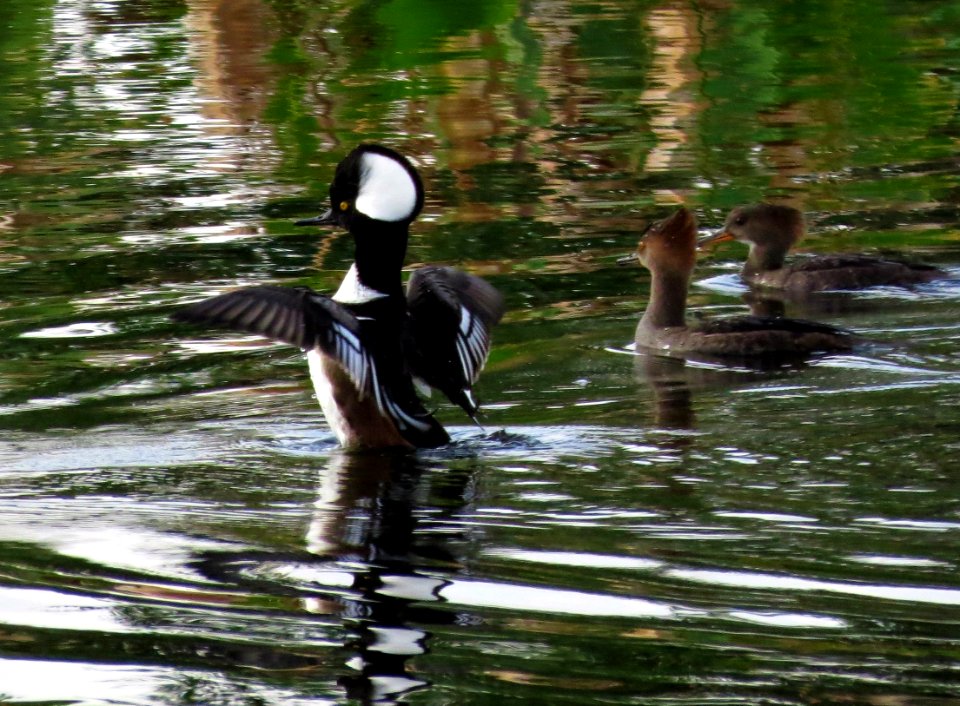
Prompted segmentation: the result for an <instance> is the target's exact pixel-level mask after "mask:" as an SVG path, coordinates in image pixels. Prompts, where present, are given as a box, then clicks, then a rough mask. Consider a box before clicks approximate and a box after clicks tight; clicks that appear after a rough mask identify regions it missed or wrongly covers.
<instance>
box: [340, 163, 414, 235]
mask: <svg viewBox="0 0 960 706" xmlns="http://www.w3.org/2000/svg"><path fill="white" fill-rule="evenodd" d="M362 167H363V173H362V174H361V176H360V193H358V194H357V200H356V204H355V205H356V208H357V210H358V211H360V213H362V214H363V215H365V216H367V217H368V218H373V219H374V220H377V221H402V220H404V219H406V218H409V217H410V214H411V213H413V209H414V208H416V206H417V186H416V184H414V182H413V178H412V177H411V176H410V174H409V173H408V172H407V170H406V169H404V168H403V167H402V166H401V165H400V164H398V163H397V162H396V161H395V160H393V159H390V158H389V157H385V156H384V155H382V154H378V153H376V152H367V153H366V154H364V155H363V157H362Z"/></svg>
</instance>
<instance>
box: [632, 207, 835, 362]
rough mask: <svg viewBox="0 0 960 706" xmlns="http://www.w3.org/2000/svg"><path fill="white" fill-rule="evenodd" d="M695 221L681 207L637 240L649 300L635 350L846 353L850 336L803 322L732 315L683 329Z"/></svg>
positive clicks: (721, 353)
mask: <svg viewBox="0 0 960 706" xmlns="http://www.w3.org/2000/svg"><path fill="white" fill-rule="evenodd" d="M696 250H697V223H696V220H695V219H694V216H693V214H692V213H691V212H690V211H689V210H687V209H686V208H681V209H680V210H679V211H677V212H676V213H675V214H674V215H673V216H671V217H670V218H668V219H666V220H664V221H661V222H659V223H656V224H654V225H653V226H651V227H650V229H649V230H648V231H647V233H646V234H645V235H644V236H643V237H642V238H641V239H640V243H639V245H638V246H637V259H639V260H640V262H641V263H642V264H643V265H644V267H646V268H647V269H648V270H650V274H651V277H652V279H651V285H650V300H649V301H648V302H647V309H646V311H645V312H644V313H643V317H642V318H641V319H640V323H639V324H638V325H637V333H636V343H637V345H638V346H643V347H646V348H653V349H657V350H660V351H665V352H669V353H679V354H686V353H701V354H705V355H708V356H728V357H742V358H752V357H757V356H803V355H808V354H810V353H815V352H831V351H844V350H849V349H850V348H851V346H852V344H853V336H852V335H851V334H850V333H849V332H847V331H843V330H841V329H838V328H834V327H833V326H828V325H826V324H820V323H816V322H814V321H804V320H802V319H786V318H773V317H763V316H736V317H731V318H724V319H713V320H709V321H705V322H701V323H698V324H697V325H695V326H687V323H686V305H687V289H688V287H689V284H690V276H691V274H692V273H693V268H694V264H695V262H696Z"/></svg>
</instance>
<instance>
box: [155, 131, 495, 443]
mask: <svg viewBox="0 0 960 706" xmlns="http://www.w3.org/2000/svg"><path fill="white" fill-rule="evenodd" d="M422 207H423V184H422V183H421V181H420V177H419V175H418V174H417V171H416V170H415V169H414V168H413V166H412V165H411V164H410V162H409V161H407V159H406V158H404V157H403V156H402V155H400V154H398V153H397V152H394V151H393V150H391V149H388V148H387V147H382V146H380V145H360V146H359V147H357V148H356V149H354V150H353V151H352V152H351V153H350V154H349V155H347V156H346V158H344V160H343V161H342V162H340V164H339V165H337V170H336V174H335V175H334V179H333V182H332V183H331V185H330V209H329V210H328V211H327V212H326V213H324V214H323V215H320V216H317V217H316V218H308V219H305V220H301V221H297V225H339V226H341V227H343V228H346V229H347V230H348V231H350V234H351V235H352V236H353V239H354V248H355V250H354V263H353V264H352V265H351V266H350V269H349V271H348V272H347V274H346V277H344V279H343V282H342V283H341V284H340V288H339V289H338V290H337V292H336V294H334V295H333V296H332V297H327V296H324V295H322V294H318V293H317V292H314V291H313V290H311V289H309V288H307V287H293V288H291V287H274V286H260V287H248V288H245V289H238V290H236V291H232V292H228V293H226V294H221V295H220V296H217V297H213V298H212V299H208V300H206V301H202V302H199V303H197V304H193V305H191V306H188V307H186V308H185V309H183V310H181V311H178V312H176V313H175V314H174V315H173V316H174V318H175V319H179V320H181V321H191V322H198V323H208V324H216V325H220V326H225V327H228V328H234V329H238V330H241V331H247V332H250V333H256V334H261V335H263V336H267V337H269V338H273V339H276V340H279V341H283V342H284V343H289V344H291V345H295V346H299V347H300V348H302V349H304V350H305V351H306V352H307V361H308V363H309V368H310V377H311V378H312V379H313V384H314V388H315V389H316V393H317V399H318V401H319V402H320V406H321V408H322V409H323V413H324V415H325V416H326V418H327V421H328V423H329V424H330V427H331V428H332V430H333V432H334V433H335V434H336V436H337V439H338V440H339V441H340V443H341V444H342V445H343V446H344V447H347V448H381V447H392V446H398V447H406V448H415V447H420V448H433V447H436V446H442V445H443V444H446V443H447V442H449V440H450V437H449V436H448V435H447V432H446V431H445V430H444V428H443V427H442V426H441V425H440V423H439V422H438V421H437V420H436V419H434V417H433V415H432V414H431V413H430V412H428V411H427V410H426V409H425V408H424V406H423V404H422V402H421V401H420V398H419V397H418V396H417V394H416V391H415V389H414V388H415V383H417V384H419V383H425V384H426V385H427V386H429V387H432V388H436V389H438V390H440V391H442V392H443V393H444V394H446V396H447V397H448V398H449V399H450V401H452V402H454V403H456V404H458V405H459V406H460V407H462V408H463V410H464V411H465V412H466V413H467V414H468V415H470V417H471V418H473V419H474V421H476V414H477V410H478V407H477V403H476V402H475V401H474V398H473V395H472V393H471V387H472V385H473V384H474V383H475V382H476V380H477V378H478V377H479V375H480V371H481V369H482V368H483V366H484V363H485V362H486V360H487V354H488V353H489V351H490V328H491V327H492V326H493V325H494V324H496V323H497V322H498V321H499V320H500V317H501V316H502V315H503V311H504V306H503V298H502V297H501V295H500V293H499V292H498V291H497V290H496V289H494V288H493V286H491V285H490V284H489V283H487V282H486V281H484V280H483V279H481V278H479V277H475V276H473V275H469V274H466V273H464V272H460V271H459V270H456V269H454V268H452V267H439V266H428V267H421V268H419V269H417V270H415V271H414V272H413V273H412V274H411V276H410V280H409V282H408V284H407V289H406V292H404V290H403V287H402V285H401V282H400V271H401V268H402V267H403V261H404V257H405V255H406V250H407V237H408V232H409V226H410V224H411V223H412V222H413V220H414V219H415V218H416V217H417V214H419V213H420V209H421V208H422Z"/></svg>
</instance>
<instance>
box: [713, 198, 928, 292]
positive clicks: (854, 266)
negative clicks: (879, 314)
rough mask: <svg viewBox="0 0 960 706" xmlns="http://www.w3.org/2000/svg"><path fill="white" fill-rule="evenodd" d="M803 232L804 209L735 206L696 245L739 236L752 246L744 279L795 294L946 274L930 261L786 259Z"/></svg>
mask: <svg viewBox="0 0 960 706" xmlns="http://www.w3.org/2000/svg"><path fill="white" fill-rule="evenodd" d="M805 231H806V227H805V224H804V219H803V214H801V213H800V211H798V210H797V209H795V208H792V207H791V206H782V205H777V204H769V203H760V204H754V205H751V206H740V207H738V208H735V209H733V210H732V211H731V212H730V214H729V215H728V216H727V220H726V222H725V223H724V226H723V228H722V229H721V230H719V231H718V232H716V233H714V234H713V235H709V236H707V237H705V238H702V239H701V240H700V245H704V244H706V243H710V242H722V241H725V240H739V241H740V242H742V243H746V244H747V245H749V246H750V253H749V254H748V255H747V261H746V262H745V263H744V265H743V269H742V270H741V271H740V276H741V277H743V279H744V281H745V282H746V283H747V284H750V285H753V286H756V287H766V288H770V289H778V290H783V291H786V292H789V293H791V294H796V295H804V294H810V293H812V292H822V291H826V290H838V289H865V288H867V287H876V286H880V285H895V286H908V285H911V284H918V283H920V282H929V281H930V280H932V279H939V278H942V277H946V276H947V273H946V272H944V271H943V270H940V269H938V268H936V267H933V266H931V265H922V264H911V263H907V262H900V261H897V260H888V259H880V258H875V257H867V256H865V255H818V256H815V257H811V258H807V259H805V260H802V261H800V262H796V263H791V264H784V259H785V258H786V255H787V252H788V251H789V250H790V248H791V247H793V246H794V245H795V244H796V243H797V241H799V240H800V239H801V238H802V237H803V235H804V233H805Z"/></svg>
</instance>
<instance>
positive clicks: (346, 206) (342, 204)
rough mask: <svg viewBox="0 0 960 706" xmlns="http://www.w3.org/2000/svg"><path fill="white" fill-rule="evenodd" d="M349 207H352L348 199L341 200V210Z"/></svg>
mask: <svg viewBox="0 0 960 706" xmlns="http://www.w3.org/2000/svg"><path fill="white" fill-rule="evenodd" d="M348 208H350V204H349V203H348V202H347V201H341V202H340V210H341V211H346V210H347V209H348Z"/></svg>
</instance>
